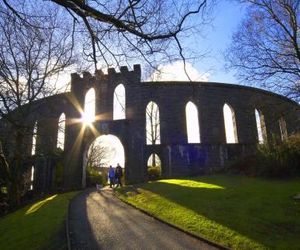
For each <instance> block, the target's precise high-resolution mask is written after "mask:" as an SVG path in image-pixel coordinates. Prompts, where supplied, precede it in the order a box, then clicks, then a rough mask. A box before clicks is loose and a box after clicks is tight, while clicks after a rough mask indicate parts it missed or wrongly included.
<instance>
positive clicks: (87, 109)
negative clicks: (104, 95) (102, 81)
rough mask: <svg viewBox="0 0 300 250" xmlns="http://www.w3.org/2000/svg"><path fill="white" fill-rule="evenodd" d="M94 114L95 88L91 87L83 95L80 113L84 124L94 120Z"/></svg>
mask: <svg viewBox="0 0 300 250" xmlns="http://www.w3.org/2000/svg"><path fill="white" fill-rule="evenodd" d="M95 116H96V93H95V89H94V88H91V89H89V91H88V92H87V93H86V95H85V99H84V112H83V114H82V118H81V119H82V121H83V123H85V124H90V123H93V122H94V121H95Z"/></svg>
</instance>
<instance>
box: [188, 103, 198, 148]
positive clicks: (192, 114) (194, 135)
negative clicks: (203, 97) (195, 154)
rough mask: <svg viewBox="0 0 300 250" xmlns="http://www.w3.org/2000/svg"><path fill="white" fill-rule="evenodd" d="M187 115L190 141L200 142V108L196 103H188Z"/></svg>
mask: <svg viewBox="0 0 300 250" xmlns="http://www.w3.org/2000/svg"><path fill="white" fill-rule="evenodd" d="M185 116H186V129H187V139H188V143H200V128H199V119H198V109H197V107H196V105H195V104H194V103H192V102H188V103H187V104H186V106H185Z"/></svg>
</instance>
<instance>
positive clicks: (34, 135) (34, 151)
mask: <svg viewBox="0 0 300 250" xmlns="http://www.w3.org/2000/svg"><path fill="white" fill-rule="evenodd" d="M36 139H37V122H35V123H34V126H33V131H32V147H31V155H35V153H36Z"/></svg>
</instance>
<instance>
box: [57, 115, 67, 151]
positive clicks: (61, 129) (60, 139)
mask: <svg viewBox="0 0 300 250" xmlns="http://www.w3.org/2000/svg"><path fill="white" fill-rule="evenodd" d="M65 130H66V115H65V113H62V114H61V115H60V117H59V119H58V126H57V142H56V147H57V148H60V149H61V150H64V149H65Z"/></svg>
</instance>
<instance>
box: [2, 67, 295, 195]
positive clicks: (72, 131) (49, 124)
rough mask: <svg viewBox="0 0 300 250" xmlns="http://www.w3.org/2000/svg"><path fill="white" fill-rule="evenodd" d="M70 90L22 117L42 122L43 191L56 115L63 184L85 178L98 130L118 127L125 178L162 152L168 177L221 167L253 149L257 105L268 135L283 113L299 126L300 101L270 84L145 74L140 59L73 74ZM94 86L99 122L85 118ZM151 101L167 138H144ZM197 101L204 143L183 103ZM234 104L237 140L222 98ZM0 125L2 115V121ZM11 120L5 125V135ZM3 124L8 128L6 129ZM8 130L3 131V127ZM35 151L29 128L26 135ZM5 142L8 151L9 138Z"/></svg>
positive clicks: (140, 175)
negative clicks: (62, 121)
mask: <svg viewBox="0 0 300 250" xmlns="http://www.w3.org/2000/svg"><path fill="white" fill-rule="evenodd" d="M71 79H72V80H71V92H69V93H65V94H60V95H56V96H52V97H48V98H45V99H42V100H39V101H37V102H36V103H35V104H34V107H35V109H36V112H32V115H31V116H30V117H29V118H28V120H26V121H24V123H26V124H29V125H30V126H32V128H33V126H34V123H35V121H37V124H38V142H37V157H35V161H36V162H35V166H36V181H35V188H36V189H38V190H42V191H47V190H49V189H51V185H53V175H54V171H55V170H54V169H53V166H54V163H53V159H52V158H53V157H52V156H51V152H52V151H53V150H55V149H56V142H57V129H58V126H57V123H58V119H59V116H60V115H61V114H62V113H65V115H66V132H65V136H66V138H65V149H64V187H65V188H66V189H70V188H80V187H82V186H84V184H85V180H84V169H83V158H84V153H85V152H86V150H87V149H88V147H89V145H90V144H91V143H92V141H93V140H94V139H95V138H97V136H99V135H103V134H113V135H115V136H117V137H118V138H119V139H120V141H121V142H122V144H123V146H124V150H125V169H126V171H125V174H126V176H125V177H126V181H127V182H141V181H145V180H146V179H147V161H148V158H149V156H150V155H151V154H152V153H156V154H157V155H158V156H159V157H160V159H161V162H162V174H163V176H164V177H174V176H184V175H192V174H201V173H204V172H207V171H210V170H211V169H215V168H219V167H222V166H224V165H226V164H227V163H228V162H230V161H232V160H235V159H237V158H240V157H243V156H245V155H249V154H251V153H253V152H254V150H255V146H256V144H257V141H258V135H257V128H256V120H255V109H258V110H260V111H261V112H262V113H263V115H264V118H265V124H266V129H267V138H268V139H270V138H272V136H273V135H277V136H278V137H280V128H279V123H278V120H279V119H280V118H281V117H284V119H285V121H286V124H287V131H288V134H292V133H295V132H299V130H300V124H299V118H300V109H299V105H298V104H296V103H295V102H293V101H291V100H289V99H287V98H285V97H282V96H280V95H276V94H273V93H270V92H267V91H263V90H259V89H256V88H250V87H245V86H238V85H230V84H222V83H211V82H197V83H189V82H141V70H140V66H139V65H135V66H134V70H133V71H128V69H127V68H126V67H121V68H120V72H116V71H115V70H114V69H109V70H108V74H104V73H103V72H102V71H97V72H96V73H95V75H94V76H92V75H91V74H89V73H83V74H82V76H79V75H78V74H72V77H71ZM118 84H123V85H124V87H125V91H126V119H124V120H116V121H114V120H113V95H114V90H115V88H116V87H117V86H118ZM90 88H94V89H95V93H96V116H98V119H97V121H96V122H94V124H93V126H94V129H93V130H91V129H90V128H88V127H86V128H83V125H82V123H81V121H80V118H81V112H82V110H83V109H84V100H85V95H86V93H87V91H88V90H89V89H90ZM150 101H153V102H155V103H156V104H157V105H158V107H159V112H160V126H161V128H160V130H161V144H160V145H146V130H145V126H146V118H145V110H146V106H147V104H148V103H149V102H150ZM189 101H191V102H193V103H194V104H195V105H196V106H197V108H198V115H199V124H200V135H201V138H200V140H201V143H199V144H189V143H188V142H187V131H186V118H185V107H186V104H187V103H188V102H189ZM225 103H227V104H229V105H230V106H231V107H232V109H233V110H234V112H235V119H236V125H237V137H238V143H236V144H227V143H226V138H225V128H224V118H223V106H224V104H225ZM0 125H1V123H0ZM7 130H9V128H8V127H7V126H4V125H3V123H2V125H1V126H0V136H1V137H2V139H3V140H4V141H6V142H7V141H8V140H9V136H7V134H9V133H7ZM3 131H6V132H4V133H3ZM1 132H2V134H1ZM27 140H28V141H27V144H28V147H27V153H28V154H29V155H30V150H31V140H32V138H31V136H28V137H27ZM11 143H13V142H12V141H10V143H4V144H5V145H6V146H7V147H6V151H9V149H8V148H9V144H11Z"/></svg>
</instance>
